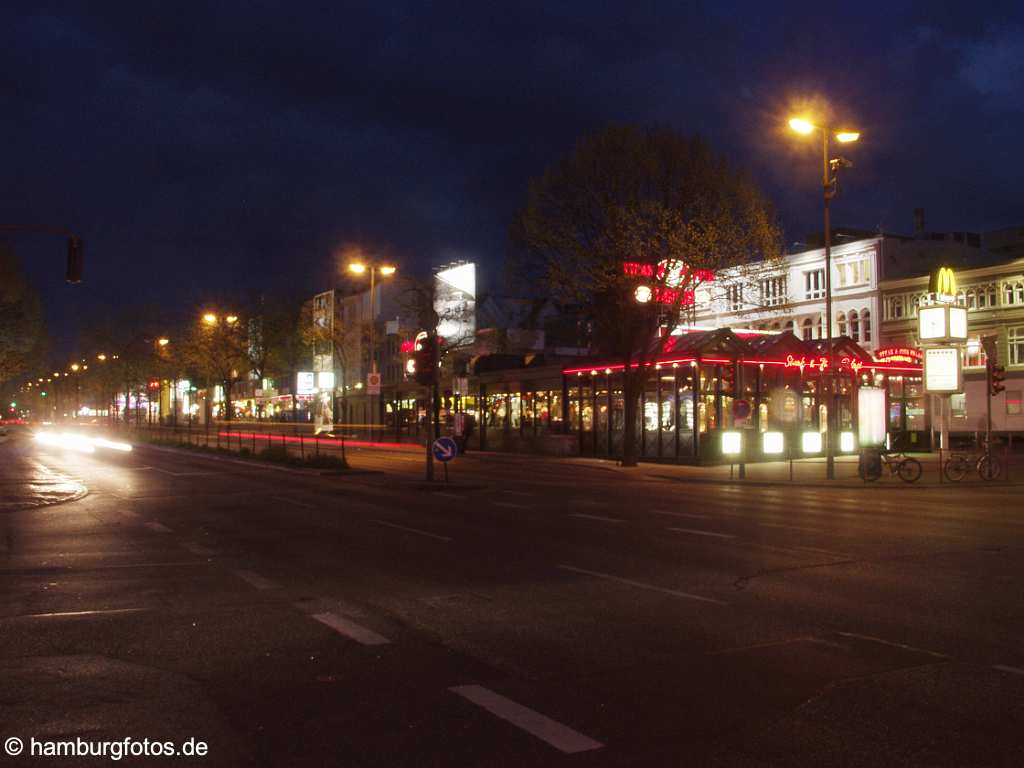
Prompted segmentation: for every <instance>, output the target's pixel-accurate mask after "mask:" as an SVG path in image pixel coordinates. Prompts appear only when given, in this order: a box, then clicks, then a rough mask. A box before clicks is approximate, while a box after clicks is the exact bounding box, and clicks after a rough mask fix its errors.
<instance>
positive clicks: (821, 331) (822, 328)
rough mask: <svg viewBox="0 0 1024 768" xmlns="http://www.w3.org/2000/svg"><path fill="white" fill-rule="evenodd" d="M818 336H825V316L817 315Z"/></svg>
mask: <svg viewBox="0 0 1024 768" xmlns="http://www.w3.org/2000/svg"><path fill="white" fill-rule="evenodd" d="M818 338H819V339H823V338H825V316H824V315H818Z"/></svg>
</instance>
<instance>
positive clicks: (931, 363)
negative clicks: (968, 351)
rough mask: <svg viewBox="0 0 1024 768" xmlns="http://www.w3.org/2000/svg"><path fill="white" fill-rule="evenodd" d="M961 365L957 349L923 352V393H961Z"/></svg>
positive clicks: (930, 349)
mask: <svg viewBox="0 0 1024 768" xmlns="http://www.w3.org/2000/svg"><path fill="white" fill-rule="evenodd" d="M963 389H964V380H963V364H962V360H961V357H960V348H959V347H930V348H928V349H926V350H925V351H924V391H925V392H932V393H939V394H941V393H950V392H962V391H963Z"/></svg>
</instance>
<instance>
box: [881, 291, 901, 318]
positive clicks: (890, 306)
mask: <svg viewBox="0 0 1024 768" xmlns="http://www.w3.org/2000/svg"><path fill="white" fill-rule="evenodd" d="M885 307H886V309H887V310H888V312H887V314H888V319H889V320H899V319H900V318H901V317H903V297H902V296H890V297H889V299H888V300H887V301H886V302H885Z"/></svg>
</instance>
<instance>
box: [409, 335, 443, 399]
mask: <svg viewBox="0 0 1024 768" xmlns="http://www.w3.org/2000/svg"><path fill="white" fill-rule="evenodd" d="M412 359H413V363H414V365H415V366H416V369H415V373H414V375H415V377H416V383H417V384H423V385H424V386H427V387H429V386H432V385H434V384H436V383H437V340H436V339H433V338H429V337H428V338H426V339H424V340H423V343H421V344H420V346H419V349H417V350H416V351H415V352H414V353H413V356H412Z"/></svg>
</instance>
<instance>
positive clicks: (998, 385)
mask: <svg viewBox="0 0 1024 768" xmlns="http://www.w3.org/2000/svg"><path fill="white" fill-rule="evenodd" d="M1004 381H1006V369H1005V368H1004V367H1003V366H1001V365H992V366H989V369H988V391H989V394H990V395H991V396H992V397H995V396H996V395H998V394H999V393H1000V392H1002V391H1004V390H1005V389H1006V384H1004V383H1003V382H1004Z"/></svg>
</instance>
